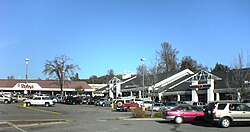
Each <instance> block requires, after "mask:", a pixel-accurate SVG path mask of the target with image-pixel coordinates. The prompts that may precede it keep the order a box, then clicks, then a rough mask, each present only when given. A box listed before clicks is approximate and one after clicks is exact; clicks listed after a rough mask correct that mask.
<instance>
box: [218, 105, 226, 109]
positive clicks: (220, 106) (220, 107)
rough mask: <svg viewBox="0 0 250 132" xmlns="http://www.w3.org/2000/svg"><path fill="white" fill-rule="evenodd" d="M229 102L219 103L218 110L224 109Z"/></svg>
mask: <svg viewBox="0 0 250 132" xmlns="http://www.w3.org/2000/svg"><path fill="white" fill-rule="evenodd" d="M226 106H227V104H219V105H218V110H224V109H225V107H226Z"/></svg>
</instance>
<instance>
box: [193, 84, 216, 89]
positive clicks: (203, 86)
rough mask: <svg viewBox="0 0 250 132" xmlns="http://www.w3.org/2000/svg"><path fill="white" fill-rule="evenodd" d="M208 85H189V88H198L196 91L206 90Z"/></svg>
mask: <svg viewBox="0 0 250 132" xmlns="http://www.w3.org/2000/svg"><path fill="white" fill-rule="evenodd" d="M210 87H211V85H210V84H198V85H190V88H192V89H193V88H198V89H208V88H210Z"/></svg>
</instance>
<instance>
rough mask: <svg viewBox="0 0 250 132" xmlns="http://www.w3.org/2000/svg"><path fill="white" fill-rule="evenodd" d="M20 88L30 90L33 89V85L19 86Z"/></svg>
mask: <svg viewBox="0 0 250 132" xmlns="http://www.w3.org/2000/svg"><path fill="white" fill-rule="evenodd" d="M21 88H29V89H32V88H34V86H33V85H29V84H21Z"/></svg>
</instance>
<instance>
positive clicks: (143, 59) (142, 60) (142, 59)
mask: <svg viewBox="0 0 250 132" xmlns="http://www.w3.org/2000/svg"><path fill="white" fill-rule="evenodd" d="M144 61H146V59H145V58H141V62H142V98H143V100H144V74H145V73H144Z"/></svg>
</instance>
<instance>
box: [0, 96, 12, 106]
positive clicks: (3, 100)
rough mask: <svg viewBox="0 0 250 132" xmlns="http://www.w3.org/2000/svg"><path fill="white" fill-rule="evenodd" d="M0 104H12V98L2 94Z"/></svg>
mask: <svg viewBox="0 0 250 132" xmlns="http://www.w3.org/2000/svg"><path fill="white" fill-rule="evenodd" d="M0 102H3V103H5V104H9V103H11V102H12V98H11V97H8V96H5V95H3V94H0Z"/></svg>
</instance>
